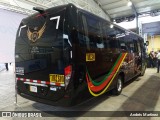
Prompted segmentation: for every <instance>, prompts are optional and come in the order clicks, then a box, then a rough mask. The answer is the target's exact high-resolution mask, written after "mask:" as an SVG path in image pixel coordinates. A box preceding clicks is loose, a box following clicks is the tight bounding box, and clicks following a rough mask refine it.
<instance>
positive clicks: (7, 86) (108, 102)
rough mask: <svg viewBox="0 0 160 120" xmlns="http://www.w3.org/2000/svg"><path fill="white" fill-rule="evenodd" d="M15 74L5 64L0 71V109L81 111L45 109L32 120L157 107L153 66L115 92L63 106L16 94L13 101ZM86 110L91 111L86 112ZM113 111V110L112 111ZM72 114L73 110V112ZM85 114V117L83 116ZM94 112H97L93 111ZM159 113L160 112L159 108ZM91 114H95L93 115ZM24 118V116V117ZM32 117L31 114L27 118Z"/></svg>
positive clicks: (159, 91) (157, 77)
mask: <svg viewBox="0 0 160 120" xmlns="http://www.w3.org/2000/svg"><path fill="white" fill-rule="evenodd" d="M14 86H15V75H14V72H13V66H9V71H5V70H4V69H3V70H2V71H1V72H0V101H1V102H0V111H35V112H36V111H43V113H47V112H45V111H84V112H82V113H81V114H80V115H79V116H77V117H71V118H68V117H67V118H66V117H59V114H55V113H52V114H50V113H47V114H48V115H51V116H53V117H43V118H34V119H35V120H45V119H47V120H48V119H57V118H58V119H60V120H65V119H71V120H75V119H76V120H79V119H81V120H92V119H93V117H92V115H95V114H99V113H100V112H95V111H104V114H109V112H107V111H113V113H112V114H114V115H116V114H117V113H116V111H160V73H159V74H158V73H156V69H155V68H148V69H147V70H146V73H145V76H143V77H139V78H137V79H135V80H134V81H132V82H130V84H128V85H126V86H125V87H124V89H123V91H122V93H121V95H119V96H112V95H110V94H104V95H102V96H100V97H97V98H94V99H92V100H89V101H87V102H85V103H83V104H81V105H78V106H75V107H71V108H63V107H55V106H50V105H45V104H41V103H36V102H34V101H30V100H27V99H24V98H22V97H20V96H18V97H17V101H18V103H17V104H15V100H16V99H15V87H14ZM88 111H93V113H90V114H91V115H90V114H88ZM114 111H115V112H114ZM73 114H74V113H73ZM104 114H103V115H102V116H101V117H97V118H96V119H100V120H115V119H116V120H160V117H159V118H158V117H116V118H115V117H110V116H108V117H103V116H104ZM86 115H88V116H89V117H84V116H86ZM97 116H98V115H97ZM159 116H160V112H159ZM94 118H95V117H94ZM6 119H7V120H17V119H21V118H5V117H1V118H0V120H6ZM25 119H26V118H25ZM29 119H31V120H32V119H33V118H29ZM27 120H28V118H27Z"/></svg>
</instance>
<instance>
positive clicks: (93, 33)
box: [86, 15, 104, 48]
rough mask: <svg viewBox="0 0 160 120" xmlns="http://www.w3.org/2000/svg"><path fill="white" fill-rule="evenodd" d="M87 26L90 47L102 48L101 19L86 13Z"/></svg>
mask: <svg viewBox="0 0 160 120" xmlns="http://www.w3.org/2000/svg"><path fill="white" fill-rule="evenodd" d="M86 18H87V28H88V36H89V39H90V47H91V48H104V43H103V38H102V28H101V24H100V23H101V21H100V20H99V19H98V18H96V17H94V16H92V15H87V16H86Z"/></svg>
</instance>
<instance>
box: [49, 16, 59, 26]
mask: <svg viewBox="0 0 160 120" xmlns="http://www.w3.org/2000/svg"><path fill="white" fill-rule="evenodd" d="M55 19H57V24H56V29H58V27H59V21H60V16H56V17H51V18H50V20H55Z"/></svg>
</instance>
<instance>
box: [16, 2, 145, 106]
mask: <svg viewBox="0 0 160 120" xmlns="http://www.w3.org/2000/svg"><path fill="white" fill-rule="evenodd" d="M37 21H38V22H37ZM111 24H112V23H110V22H108V21H106V20H104V19H102V18H99V17H97V16H95V15H93V14H91V13H89V12H86V11H84V10H81V9H79V8H76V7H75V6H74V5H73V4H68V5H64V6H59V7H54V8H51V9H48V10H46V11H45V12H44V13H43V14H38V13H37V14H34V15H32V16H30V17H28V18H26V19H24V20H22V22H21V24H20V27H19V29H18V31H17V38H16V47H15V61H16V79H17V91H18V93H19V94H20V95H22V96H23V97H26V98H28V99H32V100H35V101H38V102H43V103H47V104H52V105H60V106H67V105H74V104H78V103H80V102H82V101H85V100H86V99H89V98H91V97H93V96H99V95H102V94H104V93H105V92H107V91H109V90H111V89H114V88H115V85H116V82H117V81H116V80H117V78H118V77H119V76H121V77H122V78H123V82H124V83H125V82H127V81H128V80H130V79H131V78H133V77H135V76H137V75H139V74H141V71H142V69H143V68H145V55H144V54H145V50H144V45H143V39H142V38H141V37H140V36H138V35H136V34H134V33H132V32H130V31H127V30H125V29H123V28H120V27H118V26H116V25H114V27H113V28H110V25H111Z"/></svg>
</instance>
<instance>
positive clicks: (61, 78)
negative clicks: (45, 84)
mask: <svg viewBox="0 0 160 120" xmlns="http://www.w3.org/2000/svg"><path fill="white" fill-rule="evenodd" d="M49 77H50V82H54V83H64V75H58V74H50V75H49Z"/></svg>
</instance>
